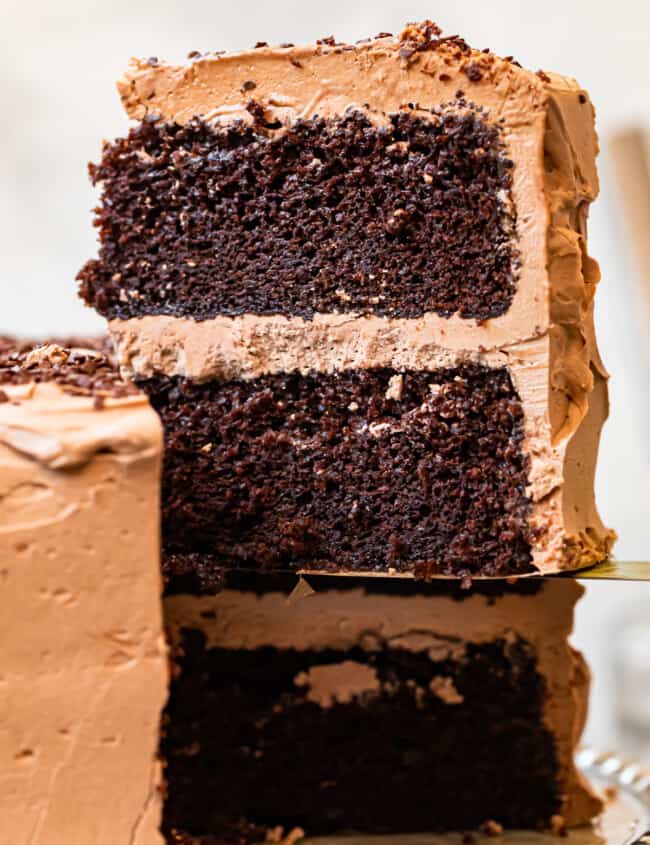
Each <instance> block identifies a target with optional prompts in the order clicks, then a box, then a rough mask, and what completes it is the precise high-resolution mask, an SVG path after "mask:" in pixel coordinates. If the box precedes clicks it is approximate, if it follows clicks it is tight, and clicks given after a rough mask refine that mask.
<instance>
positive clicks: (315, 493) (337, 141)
mask: <svg viewBox="0 0 650 845" xmlns="http://www.w3.org/2000/svg"><path fill="white" fill-rule="evenodd" d="M119 90H120V94H121V96H122V100H123V102H124V105H125V108H126V110H127V112H128V114H129V115H130V116H131V117H132V118H134V119H135V120H136V121H138V123H137V124H136V125H135V126H134V127H133V128H132V129H131V131H130V132H129V134H128V136H127V137H125V138H122V139H119V140H117V141H115V142H113V143H108V144H106V145H105V147H104V152H103V157H102V160H101V162H100V163H99V164H98V165H94V166H92V168H91V175H92V178H93V180H94V181H95V182H96V183H101V185H102V201H101V204H100V207H99V208H98V210H97V217H96V223H97V226H98V227H99V233H100V252H99V257H98V259H97V260H94V261H91V262H89V263H88V264H87V265H86V267H85V268H84V269H83V270H82V272H81V274H80V279H81V292H82V295H83V296H84V298H85V299H86V301H87V302H88V303H89V304H91V305H93V306H94V307H96V308H97V309H98V310H99V311H100V312H101V313H102V314H104V315H105V316H107V317H108V318H109V320H110V328H111V332H112V333H113V336H114V338H115V339H116V342H117V346H118V350H119V355H120V359H121V363H122V365H123V366H124V367H125V368H126V369H127V370H128V371H130V372H131V373H133V374H134V375H135V376H136V377H137V378H138V380H140V382H141V384H142V387H143V388H144V389H145V390H146V392H147V393H148V394H149V395H150V396H151V398H152V402H153V404H154V406H155V407H156V409H157V410H158V411H159V413H160V414H161V416H162V418H163V422H164V425H165V432H166V449H167V452H166V455H167V457H166V461H165V476H164V488H163V513H164V541H165V550H166V553H167V557H166V560H167V570H168V572H169V573H171V574H172V575H176V576H179V575H181V574H188V575H191V574H192V573H193V574H194V577H195V580H197V581H198V582H199V583H200V584H201V585H203V586H204V587H206V588H210V585H213V584H215V583H217V582H218V580H219V578H220V575H221V573H222V572H223V571H224V570H228V569H263V570H267V571H272V570H291V571H316V572H329V573H332V572H334V573H351V574H360V573H372V574H387V573H394V574H397V575H402V576H406V575H408V576H412V575H415V576H422V577H431V576H438V575H453V576H468V575H469V576H476V575H478V576H482V575H485V576H504V575H506V576H507V575H514V574H523V573H529V572H536V571H537V572H553V571H557V570H561V569H572V568H579V567H582V566H585V565H588V564H590V563H593V562H595V561H597V560H599V559H602V558H603V557H605V556H606V554H607V552H608V550H609V548H610V546H611V543H612V539H613V535H612V533H611V532H610V531H608V530H607V529H606V528H604V526H603V525H602V523H601V521H600V519H599V517H598V514H597V511H596V508H595V504H594V497H593V478H594V471H595V462H596V454H597V448H598V438H599V433H600V428H601V425H602V423H603V421H604V419H605V418H606V416H607V388H606V373H605V371H604V369H603V366H602V364H601V362H600V359H599V356H598V352H597V348H596V343H595V339H594V331H593V319H592V313H593V298H594V293H595V289H596V284H597V281H598V278H599V274H598V268H597V265H596V264H595V262H594V261H593V260H592V259H591V258H590V257H589V256H588V254H587V249H586V226H587V213H588V208H589V203H590V202H591V201H592V200H593V199H594V197H595V196H596V193H597V190H598V183H597V175H596V170H595V157H596V152H597V141H596V136H595V133H594V127H593V108H592V106H591V103H590V102H589V99H588V97H587V95H586V93H585V92H584V91H583V90H582V89H581V88H580V87H579V86H578V85H577V84H576V83H575V82H574V81H572V80H568V79H565V78H563V77H559V76H556V75H552V74H551V75H547V74H545V73H541V72H540V73H531V72H529V71H526V70H524V69H522V68H521V67H520V66H519V65H518V64H517V63H516V62H513V61H511V60H508V59H500V58H498V57H497V56H495V55H493V54H491V53H489V52H478V51H476V50H473V49H471V48H470V47H468V46H467V45H466V44H465V42H464V41H462V40H461V39H459V38H456V37H453V38H443V37H442V36H441V35H440V32H439V30H438V29H437V28H436V27H435V26H434V25H433V24H430V23H424V24H421V25H411V26H408V27H407V28H406V30H405V31H404V32H403V33H402V35H401V36H400V37H399V38H392V37H387V36H386V37H384V36H382V37H378V38H376V39H374V40H369V41H366V42H362V43H359V44H356V45H345V44H339V43H336V42H335V41H334V40H333V39H325V40H323V41H321V42H319V43H317V44H316V45H314V46H310V47H301V48H297V47H290V46H284V47H278V48H272V47H268V46H266V45H262V46H259V47H257V48H256V49H254V50H251V51H249V52H244V53H239V54H235V55H218V54H205V55H199V54H194V55H193V56H192V57H191V59H190V61H189V62H188V64H186V65H183V66H174V65H169V64H166V63H165V62H163V61H159V60H157V59H156V60H154V59H149V60H147V61H144V62H143V61H134V62H133V64H132V65H131V66H130V68H129V70H128V71H127V74H126V76H125V78H124V79H123V80H122V82H121V83H120V84H119Z"/></svg>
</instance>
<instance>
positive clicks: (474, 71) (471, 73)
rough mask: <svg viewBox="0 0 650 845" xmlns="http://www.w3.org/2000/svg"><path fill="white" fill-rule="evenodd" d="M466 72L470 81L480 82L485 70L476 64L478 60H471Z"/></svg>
mask: <svg viewBox="0 0 650 845" xmlns="http://www.w3.org/2000/svg"><path fill="white" fill-rule="evenodd" d="M465 74H466V75H467V78H468V79H469V80H470V82H480V81H481V79H483V71H482V70H481V68H480V67H479V66H478V65H477V64H476V62H470V63H469V64H468V65H467V66H466V67H465Z"/></svg>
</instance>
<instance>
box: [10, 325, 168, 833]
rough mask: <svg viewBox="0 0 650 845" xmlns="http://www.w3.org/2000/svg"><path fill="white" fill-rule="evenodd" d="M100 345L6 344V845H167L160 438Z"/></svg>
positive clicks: (154, 422) (141, 403)
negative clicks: (163, 824) (162, 790)
mask: <svg viewBox="0 0 650 845" xmlns="http://www.w3.org/2000/svg"><path fill="white" fill-rule="evenodd" d="M102 346H103V344H102V343H99V344H91V343H90V342H89V343H85V344H84V348H67V349H66V348H63V347H61V346H59V345H55V344H49V345H47V346H43V347H39V348H34V345H33V344H29V343H26V342H16V341H11V340H9V339H0V582H1V587H0V643H1V644H2V645H1V648H2V660H1V663H2V669H1V670H0V760H1V765H0V818H1V819H2V821H1V822H0V828H1V830H2V833H1V834H0V839H1V840H2V841H3V842H7V843H8V842H12V843H17V844H18V843H27V842H30V843H34V845H54V843H65V845H90V843H92V845H116V843H126V842H129V843H134V845H135V843H139V845H155V843H162V841H163V840H162V838H161V836H160V834H159V833H158V825H159V816H160V797H159V793H158V785H159V773H158V770H159V766H158V763H157V758H156V750H157V745H158V733H159V722H160V713H161V710H162V707H163V705H164V703H165V700H166V694H167V665H166V650H165V647H164V643H163V638H162V619H161V607H160V589H161V584H160V571H159V554H160V544H159V522H160V517H159V485H160V457H161V450H162V435H161V430H160V423H159V421H158V419H157V418H156V415H155V413H154V412H153V411H152V410H151V408H150V407H149V405H148V402H147V400H146V397H144V396H143V395H142V394H141V393H140V392H139V391H138V390H137V389H136V388H134V387H133V385H130V384H128V383H125V382H123V381H122V380H121V379H120V378H119V376H118V374H117V373H116V371H115V369H114V367H113V365H112V364H111V363H110V361H108V359H107V358H106V357H105V355H104V353H103V352H102V351H101V348H102ZM93 347H94V348H93Z"/></svg>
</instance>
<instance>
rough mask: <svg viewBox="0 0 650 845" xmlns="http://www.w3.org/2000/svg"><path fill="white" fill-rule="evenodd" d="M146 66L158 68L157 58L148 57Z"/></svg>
mask: <svg viewBox="0 0 650 845" xmlns="http://www.w3.org/2000/svg"><path fill="white" fill-rule="evenodd" d="M147 64H148V65H149V66H150V67H158V58H157V56H150V57H149V58H148V59H147Z"/></svg>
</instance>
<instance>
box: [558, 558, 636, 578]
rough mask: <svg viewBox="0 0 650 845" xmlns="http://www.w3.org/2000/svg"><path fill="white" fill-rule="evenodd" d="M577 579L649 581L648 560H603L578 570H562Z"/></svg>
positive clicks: (563, 573)
mask: <svg viewBox="0 0 650 845" xmlns="http://www.w3.org/2000/svg"><path fill="white" fill-rule="evenodd" d="M561 574H562V576H568V577H569V578H577V579H578V581H582V580H586V581H597V580H600V581H650V561H647V560H603V561H601V562H600V563H596V564H594V566H590V567H589V568H588V569H581V570H580V571H579V572H562V573H561Z"/></svg>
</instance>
